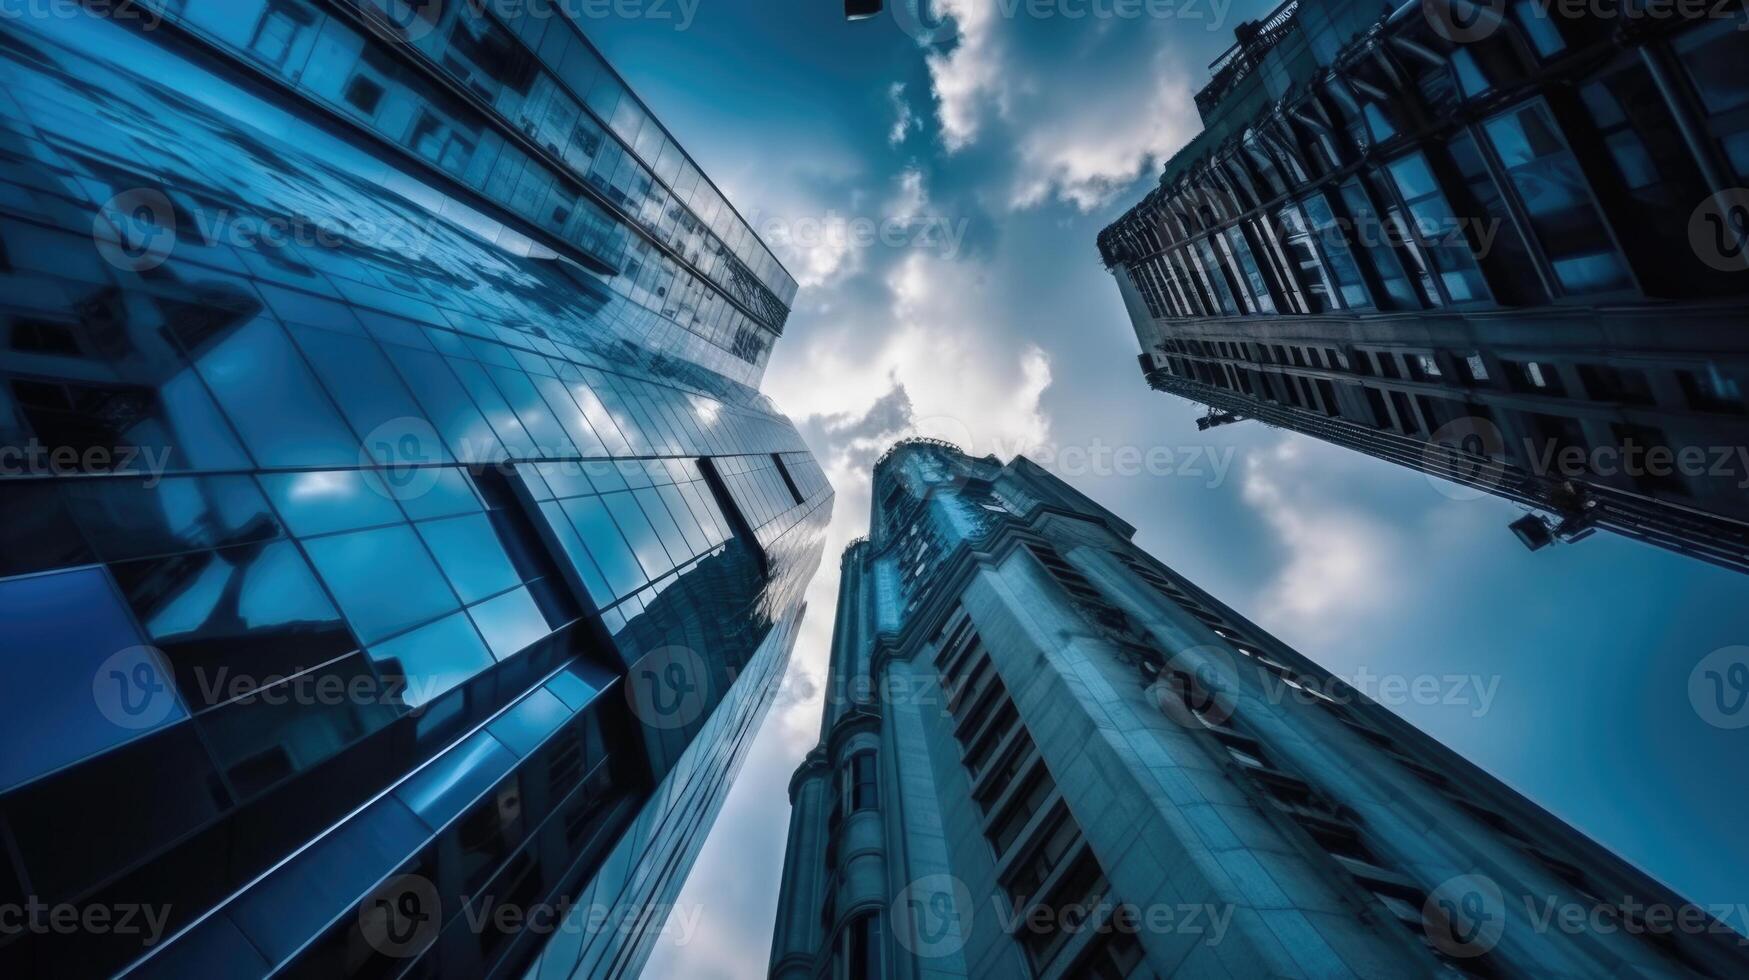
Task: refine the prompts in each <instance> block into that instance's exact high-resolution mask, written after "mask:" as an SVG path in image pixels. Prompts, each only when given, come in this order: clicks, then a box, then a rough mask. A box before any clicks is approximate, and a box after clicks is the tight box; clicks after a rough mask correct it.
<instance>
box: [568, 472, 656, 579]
mask: <svg viewBox="0 0 1749 980" xmlns="http://www.w3.org/2000/svg"><path fill="white" fill-rule="evenodd" d="M559 505H560V506H561V507H563V508H564V510H565V514H566V515H567V516H569V517H570V518H571V524H572V526H573V527H575V528H576V529H577V534H578V535H579V536H580V537H581V538H582V539H583V544H584V546H585V547H587V548H588V549H589V554H590V555H591V556H592V557H593V558H594V559H595V564H596V566H597V567H598V568H600V569H601V574H602V575H604V576H606V578H607V581H608V584H609V585H610V586H611V587H612V589H613V594H614V595H615V596H625V595H630V594H631V593H633V592H636V591H637V590H638V589H639V588H640V587H642V586H643V585H644V583H645V582H648V581H649V576H648V575H646V574H645V573H644V571H643V570H642V569H640V568H639V567H638V560H637V557H636V556H635V555H633V554H632V550H631V548H629V547H627V545H626V542H625V538H624V537H622V536H621V535H620V533H619V528H618V526H616V525H615V524H614V522H613V518H612V516H610V515H609V514H608V512H607V507H606V506H605V505H603V504H602V502H601V500H600V499H599V498H596V497H578V498H575V499H572V500H563V501H560V502H559Z"/></svg>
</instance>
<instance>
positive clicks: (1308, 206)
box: [1300, 194, 1372, 310]
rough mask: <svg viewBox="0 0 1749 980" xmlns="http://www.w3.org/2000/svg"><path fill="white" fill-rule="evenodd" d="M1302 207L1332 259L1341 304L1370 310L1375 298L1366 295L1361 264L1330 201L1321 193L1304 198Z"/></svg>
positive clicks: (1332, 275)
mask: <svg viewBox="0 0 1749 980" xmlns="http://www.w3.org/2000/svg"><path fill="white" fill-rule="evenodd" d="M1300 206H1301V207H1303V208H1304V209H1305V215H1306V218H1307V220H1308V221H1310V222H1311V225H1312V228H1313V229H1314V230H1316V231H1317V233H1318V242H1319V244H1321V245H1323V246H1324V257H1325V259H1326V260H1328V262H1329V269H1330V276H1331V278H1332V279H1333V280H1334V281H1335V284H1336V288H1337V289H1338V290H1340V291H1341V293H1342V305H1343V306H1345V307H1347V308H1349V309H1360V310H1366V309H1371V308H1372V299H1371V298H1370V297H1369V296H1368V295H1367V292H1366V285H1365V284H1364V283H1363V282H1362V280H1361V277H1360V267H1359V266H1358V265H1356V264H1355V262H1354V253H1352V252H1350V251H1349V249H1348V240H1347V239H1346V238H1345V237H1343V234H1342V228H1341V227H1340V226H1339V225H1337V223H1336V216H1335V214H1333V213H1331V211H1330V203H1329V202H1328V201H1326V200H1325V199H1324V196H1323V195H1322V194H1314V195H1312V196H1311V197H1308V198H1306V199H1305V200H1304V201H1301V202H1300Z"/></svg>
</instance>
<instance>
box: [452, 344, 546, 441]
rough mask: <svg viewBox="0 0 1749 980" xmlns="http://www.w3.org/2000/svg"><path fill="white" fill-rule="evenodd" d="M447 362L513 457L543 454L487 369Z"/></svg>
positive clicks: (470, 364) (456, 361)
mask: <svg viewBox="0 0 1749 980" xmlns="http://www.w3.org/2000/svg"><path fill="white" fill-rule="evenodd" d="M447 360H448V361H449V366H450V368H451V369H452V370H454V371H455V375H456V377H458V378H460V379H461V382H462V384H463V385H464V386H466V387H467V389H468V394H470V395H472V396H473V398H474V403H475V404H477V405H479V406H480V411H482V412H484V413H485V415H486V421H488V422H490V423H492V431H494V432H496V433H497V434H498V439H499V441H500V442H502V443H503V444H504V448H505V449H506V450H508V451H509V452H510V455H511V456H513V457H517V458H519V459H533V458H535V457H536V456H537V455H539V453H538V452H537V450H536V448H535V443H534V440H533V439H532V438H530V437H529V434H528V430H527V429H524V428H523V427H522V422H521V420H519V419H518V418H517V417H516V413H515V412H513V411H511V410H510V404H509V403H508V402H506V401H505V400H504V396H503V395H502V394H500V393H499V391H498V388H497V387H496V386H495V385H493V384H492V379H490V378H488V377H486V369H485V368H482V367H481V366H480V365H479V364H478V363H476V362H474V361H464V360H462V359H461V358H459V357H451V358H447ZM469 462H472V461H471V460H469Z"/></svg>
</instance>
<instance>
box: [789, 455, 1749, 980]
mask: <svg viewBox="0 0 1749 980" xmlns="http://www.w3.org/2000/svg"><path fill="white" fill-rule="evenodd" d="M1132 534H1133V529H1132V528H1131V527H1130V526H1128V525H1127V524H1125V523H1124V522H1123V521H1122V520H1121V519H1120V518H1118V517H1117V516H1115V515H1113V514H1111V513H1110V512H1108V511H1106V510H1105V509H1103V508H1101V507H1100V506H1098V505H1097V504H1095V503H1094V502H1092V501H1091V500H1088V499H1087V498H1086V497H1084V496H1082V495H1081V494H1079V493H1077V492H1076V491H1075V490H1073V489H1072V488H1070V487H1069V486H1068V485H1067V484H1065V483H1063V482H1062V481H1061V480H1059V479H1057V478H1055V477H1054V476H1052V475H1050V474H1048V473H1046V472H1045V471H1043V470H1042V469H1040V468H1039V467H1037V466H1036V465H1034V464H1032V463H1030V462H1029V461H1027V460H1025V459H1024V458H1021V459H1016V460H1015V461H1013V462H1011V463H1008V464H1006V465H1004V464H1003V463H1001V462H999V461H998V460H996V459H994V458H984V459H974V458H970V457H968V456H965V455H963V454H962V453H960V452H959V451H958V450H957V449H955V448H953V447H951V446H948V445H946V444H942V443H937V442H932V441H911V442H906V443H901V444H900V445H899V446H897V447H896V448H894V449H893V450H892V451H891V452H890V453H889V454H888V455H887V457H886V458H884V459H883V460H882V461H881V462H880V463H879V464H878V465H877V466H876V469H875V477H874V504H873V513H872V515H871V532H870V535H869V537H868V539H867V540H864V541H859V542H857V543H855V544H853V545H852V546H851V547H850V548H849V549H847V550H846V551H845V553H844V556H843V570H844V574H843V579H842V582H841V586H840V592H839V597H838V618H837V623H836V631H835V633H834V636H833V644H832V650H831V661H830V667H829V673H828V680H827V704H826V708H825V713H824V719H823V727H822V732H821V739H820V743H819V745H818V747H817V748H816V749H814V750H813V752H811V753H810V754H809V756H808V757H807V758H806V760H805V761H804V762H803V764H802V765H801V766H800V767H799V768H798V769H797V771H796V773H795V775H794V777H793V778H792V781H791V784H790V797H791V801H792V804H793V809H792V811H791V818H790V829H789V841H788V852H787V854H786V856H785V861H784V871H783V879H782V894H781V898H780V901H779V909H778V915H777V922H776V928H775V934H774V938H773V946H772V951H771V961H770V976H771V977H773V978H777V980H823V978H830V980H874V978H891V980H899V978H949V977H977V978H985V977H1004V978H1006V977H1028V976H1036V977H1076V978H1081V977H1097V978H1141V977H1186V978H1190V977H1196V978H1203V977H1218V978H1227V977H1231V978H1249V977H1264V976H1271V977H1303V978H1309V977H1343V976H1358V977H1375V978H1380V980H1384V978H1400V977H1410V976H1451V977H1459V976H1539V977H1574V978H1578V977H1596V976H1648V977H1650V976H1660V977H1662V976H1689V975H1703V976H1720V977H1724V976H1733V975H1741V974H1742V973H1743V971H1744V969H1745V968H1746V967H1749V956H1746V952H1745V951H1746V950H1749V946H1745V945H1744V943H1745V940H1744V939H1743V937H1741V936H1738V935H1737V934H1736V933H1733V932H1731V931H1730V930H1729V929H1728V928H1726V927H1725V926H1723V925H1722V924H1721V923H1719V922H1717V921H1716V920H1714V919H1712V918H1711V917H1710V916H1709V915H1708V914H1707V913H1706V911H1705V910H1703V909H1700V908H1697V907H1695V906H1692V905H1689V904H1686V903H1684V902H1683V901H1682V900H1681V899H1680V898H1679V897H1678V896H1676V895H1674V894H1673V893H1672V892H1671V891H1670V890H1668V889H1666V888H1664V887H1663V886H1661V885H1660V884H1658V883H1657V882H1656V881H1654V880H1652V879H1651V878H1649V877H1648V876H1646V875H1644V874H1642V873H1640V872H1639V871H1637V870H1636V869H1634V868H1633V867H1631V866H1629V865H1628V864H1626V863H1625V862H1623V861H1621V860H1620V859H1618V858H1617V857H1615V856H1614V855H1612V854H1611V853H1609V852H1608V851H1607V850H1605V849H1604V848H1602V847H1600V846H1598V845H1597V844H1595V843H1594V842H1592V841H1590V840H1589V839H1587V838H1586V837H1584V836H1583V835H1581V834H1580V833H1578V832H1577V831H1575V830H1574V829H1573V828H1572V827H1570V826H1568V825H1566V824H1564V823H1563V822H1561V821H1560V820H1558V819H1556V818H1555V817H1553V816H1551V815H1550V814H1548V813H1547V812H1545V811H1543V810H1542V809H1540V808H1538V807H1537V806H1535V805H1534V804H1533V803H1531V802H1530V801H1528V800H1526V799H1525V798H1524V797H1522V796H1521V795H1519V794H1517V793H1515V792H1514V791H1512V790H1511V789H1509V788H1507V787H1506V786H1505V785H1504V784H1502V783H1501V782H1500V781H1498V780H1496V779H1494V778H1492V777H1491V776H1489V775H1488V774H1487V773H1485V772H1483V771H1481V770H1479V769H1478V768H1476V767H1475V766H1472V765H1470V764H1469V763H1467V762H1466V761H1464V760H1463V759H1462V758H1460V757H1459V756H1457V755H1456V754H1454V753H1452V752H1451V751H1449V750H1448V749H1446V748H1444V747H1443V746H1442V745H1440V744H1439V743H1437V742H1436V741H1434V740H1433V739H1431V738H1429V737H1427V736H1426V735H1424V734H1422V733H1421V732H1420V731H1418V730H1417V729H1415V728H1414V727H1412V726H1411V725H1409V724H1407V723H1405V722H1404V721H1403V720H1401V719H1400V718H1398V717H1397V716H1396V715H1395V714H1393V713H1392V712H1391V711H1389V710H1388V709H1386V708H1384V707H1382V706H1380V705H1379V704H1377V703H1375V702H1374V701H1372V700H1370V699H1369V698H1367V697H1365V696H1364V695H1363V694H1362V693H1361V692H1359V691H1356V690H1354V689H1353V688H1351V687H1350V686H1349V685H1347V684H1345V683H1343V682H1342V681H1341V680H1339V679H1337V678H1335V677H1333V676H1332V675H1331V674H1329V673H1328V672H1327V671H1325V670H1324V669H1322V668H1321V667H1319V666H1318V665H1317V664H1316V663H1314V662H1312V661H1310V660H1308V659H1307V658H1305V657H1304V656H1302V655H1300V654H1299V653H1297V652H1295V651H1294V650H1293V649H1291V648H1289V647H1287V646H1286V645H1285V644H1283V643H1281V642H1280V641H1279V640H1277V639H1275V638H1274V637H1272V636H1270V635H1269V634H1268V633H1266V632H1264V631H1263V630H1261V629H1260V628H1258V627H1257V626H1256V625H1255V624H1253V623H1250V622H1248V621H1246V620H1245V619H1244V618H1243V617H1242V616H1240V615H1238V614H1237V613H1236V612H1234V611H1233V610H1232V609H1231V608H1229V607H1227V606H1226V605H1224V604H1222V603H1221V602H1220V601H1219V600H1217V599H1216V598H1214V597H1213V596H1211V595H1209V594H1208V593H1206V592H1204V591H1203V590H1201V589H1199V588H1197V586H1196V585H1195V584H1194V583H1192V582H1189V581H1187V580H1186V579H1185V578H1184V577H1183V576H1181V575H1179V574H1177V573H1175V572H1174V571H1173V570H1172V569H1171V568H1170V567H1168V566H1166V565H1165V564H1163V563H1161V562H1159V561H1158V560H1156V559H1155V558H1153V557H1152V556H1150V555H1148V554H1146V553H1145V552H1143V551H1141V550H1140V549H1139V548H1137V547H1136V546H1135V544H1134V543H1133V542H1132V541H1131V536H1132ZM1550 909H1555V910H1560V914H1561V915H1562V916H1563V917H1567V918H1566V919H1564V920H1563V921H1570V917H1571V916H1573V915H1576V914H1582V921H1583V922H1585V923H1586V925H1584V926H1581V927H1579V928H1571V927H1567V926H1560V927H1551V926H1550V925H1549V923H1550V921H1552V920H1549V919H1548V918H1547V917H1546V913H1547V911H1548V910H1550ZM1654 910H1655V911H1654ZM1678 919H1680V920H1682V922H1683V923H1685V924H1682V925H1678V924H1677V920H1678ZM1654 920H1656V921H1654Z"/></svg>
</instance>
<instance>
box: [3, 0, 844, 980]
mask: <svg viewBox="0 0 1749 980" xmlns="http://www.w3.org/2000/svg"><path fill="white" fill-rule="evenodd" d="M486 6H491V9H486ZM486 6H483V5H479V4H470V3H463V2H454V3H445V4H436V3H414V4H408V3H403V2H402V0H376V2H364V0H360V2H352V0H143V2H140V3H132V4H93V5H90V6H89V7H81V6H80V5H77V4H73V5H65V4H61V5H49V7H45V9H43V10H42V11H38V12H37V13H36V14H33V15H30V16H20V17H15V16H12V15H11V14H10V13H9V14H8V15H7V16H6V17H4V18H0V281H3V282H4V288H3V289H0V621H3V622H4V630H3V632H0V742H3V744H4V749H3V750H0V907H3V908H5V909H6V910H7V912H8V916H7V918H6V921H5V922H4V923H0V926H4V928H3V929H0V974H4V975H7V976H20V977H22V976H45V977H47V976H93V975H105V974H113V973H118V972H125V973H127V974H128V975H132V976H152V977H159V976H161V977H190V976H251V975H267V974H269V973H274V974H276V975H282V976H309V977H324V978H327V977H343V976H344V977H353V976H356V977H365V976H371V977H381V976H400V975H416V976H538V977H543V978H544V977H568V976H590V977H600V976H618V975H635V974H636V973H637V971H638V969H639V968H640V966H641V964H642V962H643V961H644V959H645V958H646V956H647V955H648V952H649V949H650V944H651V942H652V941H653V939H654V937H655V935H656V934H657V932H658V931H659V930H660V928H661V927H662V925H663V921H664V918H665V914H666V910H667V908H668V906H669V903H671V902H672V901H673V899H674V897H675V895H676V893H677V892H678V889H679V887H680V884H681V882H682V880H683V879H684V877H685V875H686V873H687V870H688V868H689V867H690V865H691V862H692V860H693V858H694V857H695V855H696V853H697V850H698V848H699V847H700V845H701V844H702V841H703V838H704V835H705V832H706V831H707V830H708V828H709V826H710V824H711V822H712V820H713V819H714V817H715V813H716V810H717V809H718V807H719V806H720V805H721V802H722V799H723V796H724V794H725V792H726V790H727V786H728V783H729V781H730V780H731V779H732V778H733V775H734V773H735V771H736V769H737V767H738V766H739V763H740V760H741V758H742V756H743V754H744V752H745V749H746V747H747V745H748V743H749V741H750V739H751V735H752V732H753V731H754V730H755V728H756V727H757V724H758V722H759V720H760V718H761V717H762V716H763V714H764V712H765V709H766V708H767V707H768V706H769V704H770V702H771V700H772V698H773V696H774V690H775V687H776V683H777V680H778V678H779V677H780V676H781V674H782V672H783V669H784V666H785V664H786V662H787V660H788V657H789V652H790V648H791V646H792V644H793V642H794V638H795V631H796V625H797V622H798V620H799V617H800V615H801V611H802V606H801V597H802V592H803V589H804V586H805V584H806V583H807V581H808V580H809V578H810V577H811V576H812V575H813V573H814V571H815V570H816V568H817V566H818V563H819V556H820V547H821V537H822V534H823V530H824V526H825V524H826V522H827V520H828V518H829V515H830V511H831V501H832V491H831V488H830V487H829V486H828V485H827V483H826V480H825V478H824V475H823V473H822V472H821V470H820V468H819V467H818V466H817V465H816V464H815V463H814V461H813V459H812V458H811V456H810V455H809V454H808V453H807V451H806V449H805V447H804V445H803V443H802V440H801V439H800V437H799V436H798V434H797V432H796V430H795V429H794V427H793V426H792V425H791V424H790V423H789V421H788V420H787V419H785V418H784V417H783V416H782V415H780V414H779V413H778V412H777V411H776V409H775V408H774V407H773V406H772V404H771V403H770V402H769V401H768V400H767V399H766V398H765V397H764V396H763V395H761V394H760V393H759V391H758V385H759V383H760V379H761V375H762V372H763V369H764V367H765V364H766V361H767V359H768V357H769V354H770V351H771V348H772V345H773V344H774V343H775V342H776V340H777V339H778V337H779V336H780V335H781V333H782V330H783V326H784V319H785V317H786V315H787V311H788V304H789V303H790V302H791V300H792V299H793V297H794V294H795V290H796V284H795V281H794V280H793V279H791V278H790V277H789V275H788V274H787V273H786V272H785V271H784V270H783V269H782V268H781V266H780V265H779V264H778V262H777V261H776V260H775V259H774V258H773V257H772V255H771V253H770V252H769V251H768V250H767V249H766V248H765V246H764V245H763V244H761V243H760V241H759V240H758V238H757V237H756V236H755V235H754V234H753V232H752V231H751V230H750V228H749V227H748V225H747V224H746V222H745V221H744V220H742V218H741V217H740V216H739V215H738V214H737V213H736V211H735V210H734V209H733V208H732V207H731V206H730V205H729V204H728V203H727V202H726V201H725V200H724V199H723V197H722V195H721V194H720V193H719V192H718V190H717V189H716V188H715V187H714V186H713V185H712V184H711V182H710V181H709V179H708V178H706V177H705V176H704V175H703V174H701V173H700V172H699V170H698V167H697V166H696V165H695V164H694V163H693V161H692V160H691V158H689V157H688V156H687V154H686V153H685V152H684V151H683V150H681V149H680V148H679V146H678V145H677V144H676V143H675V142H674V140H673V139H672V138H670V137H669V135H668V134H667V133H666V131H665V130H664V129H663V128H662V126H661V125H660V124H659V123H658V122H657V121H656V120H655V119H654V118H653V117H652V116H651V115H650V113H649V112H648V110H647V109H645V107H644V106H643V105H642V104H641V103H640V102H639V100H638V99H637V98H636V97H635V96H634V95H632V94H631V93H630V92H629V91H628V90H627V88H626V86H625V85H624V84H623V83H622V82H621V80H620V79H619V78H618V76H617V75H615V73H614V72H613V70H612V69H611V68H609V67H608V66H607V65H606V64H605V63H604V62H603V61H602V60H601V58H600V57H599V56H598V55H597V54H596V52H595V51H594V49H593V48H592V47H591V46H590V45H589V43H588V42H587V41H586V40H585V39H584V37H583V35H582V34H581V33H580V31H579V30H578V27H577V25H576V23H574V22H573V21H572V20H571V19H569V18H568V17H567V16H566V15H563V14H561V13H560V12H558V11H557V10H555V9H553V7H552V6H551V5H550V4H548V3H546V2H541V0H531V2H526V3H520V4H515V5H486ZM50 7H52V9H50ZM15 912H16V913H19V914H17V915H13V914H11V913H15Z"/></svg>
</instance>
